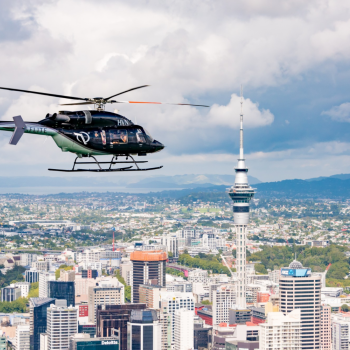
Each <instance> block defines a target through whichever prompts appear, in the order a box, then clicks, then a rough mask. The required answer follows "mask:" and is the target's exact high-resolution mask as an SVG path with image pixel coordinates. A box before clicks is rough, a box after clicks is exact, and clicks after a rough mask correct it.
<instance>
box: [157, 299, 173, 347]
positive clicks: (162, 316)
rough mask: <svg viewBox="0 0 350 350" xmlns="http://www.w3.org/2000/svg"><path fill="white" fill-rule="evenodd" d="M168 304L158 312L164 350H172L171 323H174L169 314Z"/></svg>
mask: <svg viewBox="0 0 350 350" xmlns="http://www.w3.org/2000/svg"><path fill="white" fill-rule="evenodd" d="M166 306H167V305H166V303H164V305H163V307H162V306H161V307H160V308H158V309H157V312H158V320H159V323H160V324H161V326H162V350H170V349H171V326H172V325H171V323H172V315H171V314H170V313H169V312H168V309H167V307H166Z"/></svg>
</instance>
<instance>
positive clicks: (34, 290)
mask: <svg viewBox="0 0 350 350" xmlns="http://www.w3.org/2000/svg"><path fill="white" fill-rule="evenodd" d="M38 296H39V282H34V283H31V285H30V287H29V293H28V298H37V297H38Z"/></svg>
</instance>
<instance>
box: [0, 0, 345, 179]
mask: <svg viewBox="0 0 350 350" xmlns="http://www.w3.org/2000/svg"><path fill="white" fill-rule="evenodd" d="M0 8H1V12H0V48H1V50H0V86H4V87H14V88H20V89H28V90H30V89H32V90H40V91H45V92H51V93H57V94H71V95H73V96H82V97H95V96H109V95H112V94H115V93H118V92H120V91H123V90H126V89H128V88H131V87H134V86H139V85H143V84H150V85H151V86H150V87H148V88H145V89H140V90H138V91H134V92H131V93H128V94H126V95H123V99H125V100H128V99H130V100H145V101H164V102H189V103H199V104H209V105H210V106H211V108H194V107H185V106H144V105H131V106H129V105H118V106H117V107H115V106H112V107H111V106H109V107H108V110H110V111H113V110H114V108H118V110H119V113H120V114H122V115H125V116H127V117H128V118H130V119H131V120H133V121H137V123H140V124H142V125H144V126H145V127H146V129H148V130H149V132H150V133H151V134H152V135H153V137H154V138H156V139H158V140H159V141H161V142H163V143H164V144H165V145H166V146H167V147H166V149H165V150H163V151H162V152H161V153H159V154H156V155H151V156H149V157H148V160H149V161H150V163H151V165H152V166H156V165H164V169H162V170H161V171H159V172H158V173H157V174H158V175H176V174H196V173H198V174H203V173H207V174H210V173H211V174H229V173H231V172H233V168H234V166H235V164H236V158H237V154H238V146H239V132H238V124H239V89H240V85H241V84H243V86H244V98H245V99H244V115H245V140H244V141H245V153H246V159H247V165H248V166H249V168H250V174H251V175H252V176H255V177H257V178H259V179H260V180H262V181H275V180H282V179H291V178H310V177H316V176H321V175H323V176H327V175H332V174H337V173H350V139H349V136H350V89H349V88H350V79H349V78H350V63H349V62H350V60H349V59H350V45H349V42H350V2H349V1H344V0H337V1H335V0H333V1H332V0H330V1H327V0H308V1H304V0H293V1H279V0H263V1H261V0H236V1H231V0H222V1H214V0H210V1H209V0H192V1H181V0H178V1H174V0H170V1H164V0H128V1H125V0H124V1H118V0H99V1H92V0H91V1H89V0H84V1H81V0H74V1H71V0H70V1H68V0H45V1H43V0H11V1H10V0H0ZM60 102H61V103H63V102H69V101H67V100H65V101H64V100H58V99H56V98H48V97H43V96H34V95H26V94H21V93H15V92H9V91H0V116H1V117H0V118H1V120H10V119H11V118H12V117H13V116H15V115H19V114H20V115H22V117H23V119H24V120H28V121H39V120H40V119H43V118H44V117H45V115H46V113H53V112H56V111H58V108H59V106H58V105H57V104H58V103H60ZM61 108H62V107H61ZM72 110H73V108H72ZM10 137H11V135H10V134H8V133H5V132H3V133H2V134H1V135H0V152H1V156H0V159H1V166H0V175H1V176H7V175H13V176H14V175H16V176H20V175H38V176H39V175H40V176H47V175H55V176H57V174H51V173H49V172H48V171H47V168H48V167H57V166H59V167H69V166H70V165H71V162H72V161H73V160H74V155H73V154H67V153H62V152H61V150H60V149H59V148H57V147H56V146H55V144H54V142H53V140H51V139H49V138H46V137H40V136H33V135H24V137H23V138H22V139H21V141H20V142H19V144H18V145H17V146H16V147H14V146H10V145H8V141H9V139H10ZM149 175H150V174H147V176H149ZM115 176H117V175H115ZM145 176H146V175H145Z"/></svg>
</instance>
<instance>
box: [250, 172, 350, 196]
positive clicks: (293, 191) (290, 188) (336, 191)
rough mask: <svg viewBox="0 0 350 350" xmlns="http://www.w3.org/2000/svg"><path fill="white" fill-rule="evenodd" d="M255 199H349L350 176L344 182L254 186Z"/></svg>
mask: <svg viewBox="0 0 350 350" xmlns="http://www.w3.org/2000/svg"><path fill="white" fill-rule="evenodd" d="M254 187H256V188H257V190H258V192H257V197H260V198H261V197H267V198H271V197H285V198H298V199H308V198H310V199H311V198H323V199H326V198H329V199H346V198H350V176H349V178H347V179H345V180H341V179H339V178H336V177H327V178H322V179H317V180H311V181H310V180H284V181H277V182H265V183H260V184H257V185H255V186H254Z"/></svg>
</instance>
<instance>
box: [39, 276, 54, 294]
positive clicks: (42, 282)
mask: <svg viewBox="0 0 350 350" xmlns="http://www.w3.org/2000/svg"><path fill="white" fill-rule="evenodd" d="M49 281H56V276H55V273H54V272H40V273H39V298H48V297H49V296H48V295H47V293H48V288H47V285H48V282H49Z"/></svg>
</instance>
